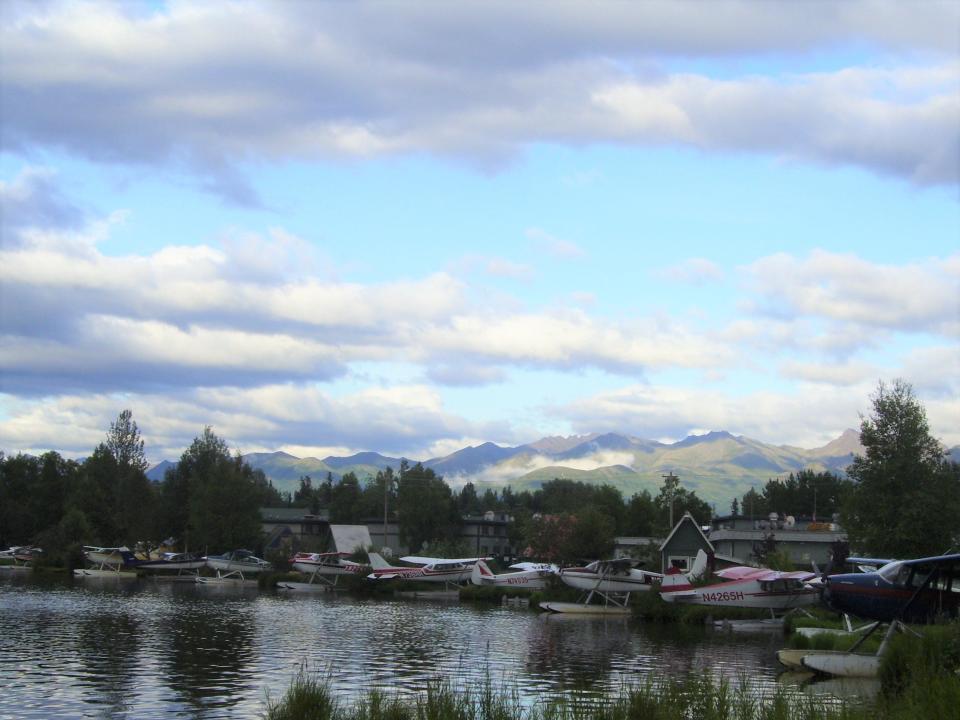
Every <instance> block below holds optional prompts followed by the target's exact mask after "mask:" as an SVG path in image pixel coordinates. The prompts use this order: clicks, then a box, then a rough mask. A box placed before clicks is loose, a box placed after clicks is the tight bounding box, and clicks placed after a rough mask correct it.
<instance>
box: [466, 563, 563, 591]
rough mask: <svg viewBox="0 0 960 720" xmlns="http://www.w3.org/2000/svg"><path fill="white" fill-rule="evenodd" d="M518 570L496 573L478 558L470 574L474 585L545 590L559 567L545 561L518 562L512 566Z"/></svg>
mask: <svg viewBox="0 0 960 720" xmlns="http://www.w3.org/2000/svg"><path fill="white" fill-rule="evenodd" d="M510 567H511V568H513V569H516V572H508V573H500V574H499V575H498V574H495V573H494V572H493V571H492V570H491V569H490V567H489V566H488V565H487V564H486V563H485V562H484V561H483V560H477V562H476V563H475V564H474V566H473V572H472V573H471V575H470V582H472V583H473V584H474V585H492V586H495V587H505V588H510V589H513V590H543V589H544V588H545V587H547V582H548V581H549V580H550V577H551V576H552V575H554V574H555V573H556V572H557V570H558V568H557V566H556V565H548V564H543V563H517V564H516V565H511V566H510Z"/></svg>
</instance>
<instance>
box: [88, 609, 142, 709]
mask: <svg viewBox="0 0 960 720" xmlns="http://www.w3.org/2000/svg"><path fill="white" fill-rule="evenodd" d="M77 623H78V633H77V644H76V647H77V655H78V659H79V661H80V663H81V666H82V667H83V668H84V672H83V674H81V675H80V677H79V678H78V685H79V686H80V687H81V688H82V690H83V696H84V701H85V702H87V703H89V704H91V705H94V706H104V709H105V711H108V712H106V714H111V715H112V714H117V713H123V712H126V711H128V710H129V709H130V708H129V693H130V689H131V685H132V684H133V683H134V682H135V678H136V667H137V663H136V653H137V637H138V634H137V622H136V620H135V619H134V618H133V617H131V615H130V613H128V612H125V611H123V610H122V609H120V608H111V609H110V610H108V611H107V612H98V613H96V614H92V615H89V616H81V617H78V618H77Z"/></svg>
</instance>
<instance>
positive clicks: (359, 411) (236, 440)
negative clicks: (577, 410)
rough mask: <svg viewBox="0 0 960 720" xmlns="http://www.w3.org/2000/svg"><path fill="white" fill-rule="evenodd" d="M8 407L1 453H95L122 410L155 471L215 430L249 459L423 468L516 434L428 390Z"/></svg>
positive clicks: (259, 390)
mask: <svg viewBox="0 0 960 720" xmlns="http://www.w3.org/2000/svg"><path fill="white" fill-rule="evenodd" d="M5 400H6V402H5V405H6V406H7V407H6V412H5V416H4V417H3V418H2V419H0V449H3V450H5V451H7V452H16V451H23V452H33V453H42V452H45V451H47V450H49V449H51V448H52V449H56V450H57V451H58V452H61V453H63V454H64V455H66V456H69V457H78V456H81V457H82V456H86V455H88V454H89V453H90V452H92V450H93V449H94V447H96V445H97V443H99V442H101V441H102V440H103V438H104V437H105V435H106V432H107V430H108V429H109V427H110V423H111V422H113V421H115V420H116V418H117V416H118V415H119V413H120V411H122V410H123V409H131V410H132V412H133V416H134V419H135V420H136V421H137V424H138V426H139V428H140V431H141V433H142V435H143V438H144V441H145V445H146V452H147V456H148V457H149V458H150V460H151V461H153V462H159V460H161V459H176V458H177V457H179V456H180V454H181V453H182V452H183V450H184V449H185V448H186V447H187V446H189V444H190V443H191V442H192V441H193V439H194V438H195V437H197V436H198V435H199V434H200V433H201V432H202V431H203V428H204V427H205V426H207V425H210V426H212V427H213V430H214V432H215V433H217V435H218V436H220V437H221V438H223V439H224V440H226V441H227V443H228V444H229V446H230V447H231V448H234V449H237V450H239V451H241V452H255V451H261V450H265V449H270V450H273V449H276V448H278V447H297V448H325V447H326V448H336V449H337V451H338V452H339V453H340V454H344V455H347V454H351V453H353V452H358V451H361V450H378V451H381V452H384V453H387V454H394V455H397V456H404V457H411V458H416V459H426V458H427V457H429V455H428V454H427V450H428V448H430V447H431V446H433V444H434V443H437V442H440V441H442V440H446V441H447V442H448V443H450V444H451V446H458V447H462V446H463V445H462V444H460V443H461V441H462V440H463V439H464V438H471V437H491V436H499V435H500V434H502V433H504V432H507V434H509V428H508V426H499V425H492V424H484V423H473V422H470V421H468V420H466V419H464V418H461V417H458V416H456V415H453V414H451V413H448V412H446V411H445V410H444V409H443V407H442V404H441V401H440V397H439V395H438V394H437V393H436V391H434V390H433V389H431V388H428V387H424V386H400V387H393V388H384V389H367V390H363V391H361V392H358V393H355V394H353V395H345V396H340V397H334V396H332V395H330V394H328V393H326V392H324V391H323V390H321V389H319V388H317V387H316V386H313V385H310V384H293V383H283V384H277V385H263V386H260V387H256V388H249V389H243V388H208V389H200V390H190V391H184V392H182V393H169V392H164V393H130V394H125V395H123V396H122V397H118V396H116V395H113V394H83V395H61V396H59V397H56V398H52V399H51V398H47V399H43V400H32V399H19V400H12V401H11V399H10V398H9V397H8V398H6V399H5Z"/></svg>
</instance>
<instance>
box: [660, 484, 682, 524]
mask: <svg viewBox="0 0 960 720" xmlns="http://www.w3.org/2000/svg"><path fill="white" fill-rule="evenodd" d="M660 477H662V478H663V480H664V485H666V486H667V487H668V488H669V490H670V529H671V530H672V529H673V496H674V492H675V489H676V486H677V484H678V483H679V482H680V478H678V477H677V476H676V475H674V474H673V471H672V470H669V471H667V474H666V475H661V476H660Z"/></svg>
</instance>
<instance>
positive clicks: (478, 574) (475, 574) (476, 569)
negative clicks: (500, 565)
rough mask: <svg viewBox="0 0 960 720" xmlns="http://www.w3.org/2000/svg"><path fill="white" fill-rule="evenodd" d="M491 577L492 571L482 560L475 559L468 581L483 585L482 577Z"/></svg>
mask: <svg viewBox="0 0 960 720" xmlns="http://www.w3.org/2000/svg"><path fill="white" fill-rule="evenodd" d="M489 577H493V572H492V571H491V570H490V568H489V567H488V566H487V564H486V563H485V562H484V561H483V560H477V562H476V563H474V565H473V571H472V572H471V573H470V582H472V583H473V584H474V585H483V579H484V578H489Z"/></svg>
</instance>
